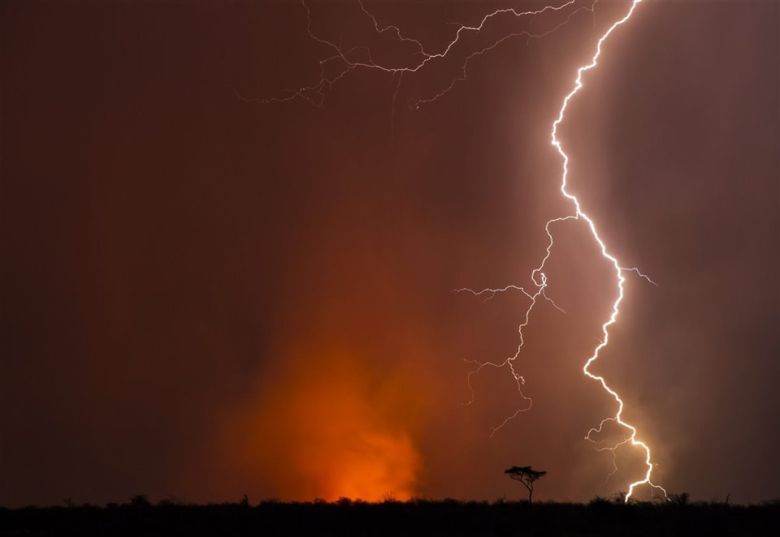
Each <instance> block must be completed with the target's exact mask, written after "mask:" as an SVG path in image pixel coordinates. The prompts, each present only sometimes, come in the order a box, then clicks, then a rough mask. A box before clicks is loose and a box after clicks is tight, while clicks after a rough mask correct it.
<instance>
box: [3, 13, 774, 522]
mask: <svg viewBox="0 0 780 537" xmlns="http://www.w3.org/2000/svg"><path fill="white" fill-rule="evenodd" d="M587 4H588V5H589V4H590V1H588V2H587ZM540 5H542V4H541V3H539V2H527V1H516V2H493V3H484V2H477V1H469V2H444V1H433V2H424V3H423V2H419V3H415V2H400V3H397V2H379V3H377V2H367V3H366V6H367V7H369V8H371V10H372V12H373V13H374V14H375V15H376V16H377V18H378V20H379V21H380V22H382V23H383V24H396V25H398V26H399V27H401V28H402V29H403V30H404V31H405V32H406V33H408V34H409V35H412V36H414V37H416V38H418V39H420V40H421V41H423V42H424V43H425V44H426V46H427V47H429V48H430V49H431V50H439V49H441V48H442V47H444V46H445V45H446V43H448V42H449V41H450V40H451V39H452V38H453V34H454V31H455V28H456V27H455V26H454V25H453V22H456V23H460V24H475V23H477V22H478V21H479V19H480V18H481V16H482V15H483V14H484V13H486V12H488V11H490V10H492V9H496V8H498V7H507V6H521V7H529V8H530V7H539V6H540ZM583 5H584V3H583ZM627 7H628V3H627V2H626V1H623V0H621V1H614V2H613V1H602V2H599V3H598V4H597V6H596V10H595V13H594V14H591V12H589V11H587V10H581V11H579V12H577V13H576V14H575V15H574V16H572V18H571V19H570V20H569V22H568V23H567V24H566V25H565V26H562V27H561V28H560V29H559V30H557V31H556V32H555V33H553V34H552V35H550V36H548V37H545V38H544V39H540V40H530V41H526V40H525V39H522V38H517V39H512V40H509V41H507V42H505V43H503V44H502V45H501V46H500V47H497V48H496V49H495V50H493V51H491V52H490V53H489V54H485V55H483V56H480V57H479V58H477V59H475V60H474V61H473V62H472V63H471V64H470V66H469V70H468V77H467V80H466V81H463V82H459V83H458V84H456V85H455V87H454V88H453V90H452V91H451V92H450V93H448V94H447V95H445V96H444V97H442V98H441V99H439V100H437V101H436V102H435V103H432V104H430V105H427V106H423V107H421V108H420V109H419V110H416V109H412V107H411V106H410V104H411V103H414V102H415V101H417V100H419V99H424V98H426V97H430V96H431V95H433V94H436V93H437V92H439V91H440V90H441V89H442V88H444V87H446V86H447V85H449V83H450V81H451V80H452V79H453V78H454V77H457V76H459V71H458V67H459V65H460V63H462V61H463V58H464V56H465V54H467V53H468V52H470V51H473V50H474V48H475V47H479V46H484V43H485V42H487V41H489V40H490V39H496V38H498V37H499V36H500V35H501V34H502V32H506V31H507V30H508V29H509V30H522V29H526V30H529V29H530V30H532V31H544V30H545V29H549V28H551V27H553V26H555V25H556V24H558V23H560V22H561V21H562V17H561V16H558V15H545V16H542V17H538V18H536V19H535V20H533V21H530V22H529V21H528V20H519V21H516V20H515V21H512V20H504V19H502V20H499V21H497V22H496V24H495V25H493V26H490V27H489V28H487V29H486V32H485V33H484V35H482V36H480V37H479V38H477V37H473V38H470V39H466V40H465V42H464V46H463V48H462V49H461V50H459V51H456V52H458V54H456V55H455V56H453V60H452V61H443V62H438V63H436V64H435V65H433V66H432V68H431V69H430V70H425V71H424V72H421V73H419V74H415V75H411V76H407V77H404V79H403V80H402V83H401V85H400V87H399V90H398V94H397V96H396V98H395V99H394V96H393V95H394V91H395V90H396V87H397V86H396V82H397V81H398V80H397V78H393V77H392V76H391V75H390V74H388V73H382V72H377V71H371V70H360V69H358V70H355V71H352V72H350V73H349V74H348V75H347V76H345V77H343V78H342V79H341V80H339V81H338V82H337V83H336V84H334V85H333V86H332V87H331V88H329V89H327V91H325V92H324V100H323V102H322V103H321V106H317V105H316V104H313V103H311V102H308V101H307V100H302V99H296V100H292V101H290V102H287V103H282V104H279V103H271V104H263V103H262V102H259V101H257V100H253V98H255V97H258V98H263V97H275V96H285V95H287V93H286V91H287V90H288V89H290V88H297V87H301V86H305V85H310V84H313V83H315V82H316V81H317V80H318V78H319V66H318V61H319V60H320V59H321V58H324V57H327V56H328V55H330V54H331V53H332V51H330V50H329V49H328V48H327V47H324V46H323V45H321V44H318V43H317V42H315V41H313V40H311V39H310V38H309V37H308V36H307V33H306V24H307V23H306V12H305V10H304V9H303V8H302V7H301V6H300V5H299V4H298V3H295V2H249V1H235V2H220V1H205V0H200V1H191V2H178V1H140V2H130V1H108V2H106V1H100V2H99V1H81V2H75V1H48V2H44V1H22V0H10V1H4V2H2V3H0V42H1V44H0V62H1V63H0V73H2V74H1V78H0V81H1V84H2V86H1V92H2V93H1V95H0V128H1V131H0V220H1V222H0V255H1V256H2V257H1V261H0V271H2V272H1V274H2V276H1V277H0V366H1V367H0V504H1V505H10V506H18V505H27V504H43V505H46V504H58V503H61V502H62V501H63V499H65V498H70V499H72V501H74V502H96V503H103V502H109V501H124V500H126V499H127V498H129V497H130V496H133V495H136V494H147V495H149V497H150V498H152V499H163V498H173V499H178V500H187V501H220V500H237V499H240V498H241V497H242V495H244V494H247V495H248V496H249V498H250V499H252V500H253V501H254V500H259V499H262V498H271V497H275V498H280V499H286V500H306V499H313V498H316V497H321V498H325V499H337V498H339V497H340V496H351V497H362V498H366V499H370V500H381V499H382V498H385V497H388V496H393V497H397V498H401V499H405V498H409V497H413V496H425V497H431V498H443V497H454V498H476V499H496V498H499V497H511V498H514V497H517V496H519V495H521V493H522V490H520V489H519V487H518V485H517V483H514V482H512V481H510V480H509V479H507V478H506V476H504V475H503V470H504V469H505V468H507V467H509V466H512V465H515V464H517V465H526V464H531V465H533V466H534V467H536V468H541V469H545V470H547V471H548V475H547V476H545V478H544V479H543V480H541V481H540V482H539V484H538V485H537V491H536V494H535V497H538V498H539V499H547V500H552V499H555V500H587V499H589V498H592V497H594V496H596V495H603V496H608V495H611V494H613V493H615V492H616V491H619V490H625V489H626V488H627V485H628V483H630V482H631V481H633V480H634V479H635V478H636V476H637V474H638V472H640V471H641V460H640V454H639V453H638V452H636V451H631V450H630V449H627V450H624V451H621V452H620V454H619V456H618V457H617V462H618V464H619V466H620V468H621V471H620V472H618V473H617V474H616V475H614V476H612V477H611V478H610V479H609V480H607V475H608V474H609V473H610V470H611V468H612V460H611V458H610V455H609V454H608V453H603V452H602V453H600V452H596V451H595V450H594V446H593V445H592V444H590V443H588V442H587V441H585V440H584V436H585V433H586V432H587V431H588V429H589V428H590V427H592V426H594V425H597V424H598V422H599V420H600V419H601V418H602V417H605V416H608V415H610V414H612V413H613V412H614V403H613V401H612V400H611V399H610V398H609V397H607V396H606V395H605V393H604V392H603V391H602V390H601V389H600V388H599V386H598V385H597V384H596V383H595V382H593V381H591V380H589V379H587V378H586V377H584V376H583V375H582V372H581V370H580V368H581V367H582V364H583V362H584V360H585V358H586V357H587V356H588V355H589V354H590V352H591V350H592V349H593V347H594V346H595V345H596V344H597V343H598V338H599V335H600V325H601V323H602V322H603V321H604V320H605V319H606V318H607V316H608V315H609V308H610V305H611V303H612V301H613V300H614V298H615V289H614V279H613V275H612V273H611V272H610V267H609V265H608V264H607V263H606V262H605V261H604V259H603V258H601V257H600V255H599V252H598V250H597V248H596V245H595V244H594V242H593V240H592V238H590V236H589V235H588V231H587V229H586V227H585V226H584V224H582V223H572V222H567V223H563V224H560V225H558V226H557V227H556V228H555V230H554V231H555V236H556V248H555V249H554V251H553V253H552V257H551V259H550V265H549V270H548V271H547V274H548V277H549V279H550V283H549V288H548V291H549V295H550V296H551V297H552V298H554V299H555V301H556V302H557V303H558V304H559V305H560V306H561V307H562V308H563V309H564V310H565V311H566V313H565V314H563V313H561V312H559V311H556V310H555V309H554V308H552V307H551V306H550V305H549V304H542V305H540V306H539V308H538V309H536V310H535V311H534V315H533V317H532V319H531V323H530V325H529V326H528V328H527V331H526V343H525V347H524V349H523V352H522V354H521V357H520V359H519V360H518V362H517V367H518V369H519V371H520V372H521V373H522V374H523V375H524V377H525V379H526V385H525V391H526V393H527V394H528V395H529V396H531V397H533V399H534V407H533V409H532V410H531V411H530V412H528V413H524V414H520V415H519V416H518V417H517V418H516V419H515V420H514V421H512V422H511V423H510V424H509V425H508V426H507V427H505V428H504V429H503V430H501V431H500V432H499V433H498V434H496V435H495V436H494V437H493V438H489V434H490V429H491V427H492V426H494V425H496V424H497V423H500V422H501V420H503V419H504V417H505V416H507V415H508V414H511V413H512V412H514V410H515V409H516V408H517V407H518V406H520V405H522V404H523V403H522V400H521V399H520V398H519V397H518V394H517V392H516V391H515V388H514V384H513V383H512V381H511V378H510V377H509V376H508V374H507V371H506V370H486V371H484V372H483V373H482V374H480V375H479V376H478V377H475V378H474V379H473V387H474V395H475V400H474V403H473V404H472V405H470V406H463V405H462V404H461V403H463V402H466V401H468V400H469V397H470V395H469V390H468V386H467V383H466V375H467V373H468V371H469V365H468V363H466V362H465V360H492V361H500V360H502V359H503V358H504V357H506V356H507V355H511V354H512V353H513V352H514V349H515V347H516V345H517V343H518V334H517V325H518V323H519V322H520V321H521V316H522V313H523V311H524V309H525V307H526V306H527V299H525V298H524V297H523V296H522V295H520V294H517V293H515V294H507V295H503V296H498V297H496V298H494V299H493V300H490V301H487V302H483V301H482V300H481V299H478V298H475V297H470V296H467V295H464V294H455V293H453V292H452V290H453V289H455V288H460V287H473V288H482V287H502V286H504V285H507V284H517V285H526V286H528V285H529V284H530V282H529V275H530V271H531V270H532V268H533V267H534V266H536V264H537V263H538V261H539V259H540V258H541V256H542V255H543V253H544V248H545V244H546V243H545V240H546V237H545V234H544V223H545V221H547V220H548V219H549V218H552V217H555V216H563V215H565V214H569V213H570V211H571V209H570V206H569V205H568V204H567V203H565V201H564V200H563V199H562V198H561V196H560V193H559V191H558V187H559V181H560V159H559V158H558V156H557V154H556V153H555V150H554V148H553V147H551V146H550V124H551V122H552V121H553V119H554V118H555V116H556V115H557V112H558V108H559V107H560V102H561V99H562V97H563V96H564V95H565V94H566V93H567V92H568V91H569V89H570V88H571V84H572V82H573V78H574V73H575V70H576V68H577V66H579V65H582V64H583V63H586V62H587V61H588V59H589V58H590V56H591V55H592V51H593V47H594V44H595V40H596V39H597V37H598V35H600V33H601V32H603V31H604V30H605V29H606V28H607V27H608V26H609V25H610V24H611V23H612V21H614V20H615V19H616V18H618V17H620V16H621V15H622V14H623V13H625V11H626V9H627ZM311 13H312V26H313V28H314V29H315V30H316V31H317V33H319V34H321V35H325V36H327V37H328V38H329V39H332V40H333V41H336V42H339V43H340V44H341V45H342V46H343V47H345V48H350V47H356V46H368V47H370V48H371V50H372V52H373V53H374V57H375V59H376V60H377V61H384V62H390V63H393V62H394V63H399V64H400V63H403V62H407V63H408V62H410V61H413V59H414V55H413V53H414V50H413V47H412V48H411V49H410V48H409V47H404V46H399V44H398V43H394V42H393V40H392V38H391V36H388V35H386V36H384V38H382V37H381V36H380V37H378V36H377V35H376V33H375V31H374V29H373V26H372V24H371V22H370V21H369V20H368V19H367V18H366V17H365V16H364V15H363V14H362V13H361V11H360V9H359V7H358V5H357V3H354V2H347V1H344V2H325V3H322V2H312V3H311ZM779 35H780V2H777V1H774V0H748V1H744V2H726V1H706V0H703V1H693V0H691V1H654V0H649V1H647V2H643V3H642V4H641V5H640V6H639V8H637V11H636V13H635V15H634V17H633V18H632V19H631V20H630V22H629V23H628V24H627V25H626V26H624V27H622V28H621V29H620V30H619V31H618V32H617V33H616V34H615V35H614V38H613V39H611V40H610V41H609V42H608V44H607V46H606V48H605V51H604V55H603V57H602V59H601V61H600V65H599V67H598V68H597V70H595V71H593V72H592V73H591V74H590V75H588V77H587V78H586V80H585V88H584V89H583V91H582V92H581V93H580V94H578V96H577V98H576V101H575V102H574V103H573V104H572V106H571V108H570V112H569V114H568V116H567V121H566V122H565V124H564V125H563V126H562V129H561V133H560V135H561V138H562V139H563V141H564V144H565V145H566V148H567V151H568V153H569V155H570V157H571V190H572V191H574V192H575V193H576V194H577V195H578V196H579V197H580V200H581V201H582V203H583V205H584V207H585V208H586V210H587V211H588V212H589V213H590V214H591V216H592V217H593V218H594V219H595V221H596V222H597V223H598V224H599V226H600V229H601V231H602V235H603V238H604V239H605V241H606V242H607V243H608V244H609V245H610V247H611V249H612V250H613V251H614V252H615V253H616V254H617V255H618V256H619V257H620V259H621V261H622V262H623V263H624V265H626V266H637V267H641V269H642V270H643V271H644V272H645V273H647V274H648V275H650V276H651V277H652V278H653V280H654V281H656V282H657V283H658V287H654V286H652V285H650V284H648V283H646V282H644V281H642V280H641V279H639V278H636V277H629V278H628V281H627V285H626V293H627V296H626V300H625V302H624V305H623V312H622V317H621V318H620V321H619V322H618V324H617V325H615V326H614V328H613V330H612V333H611V343H610V346H609V347H608V349H607V350H606V351H605V352H604V354H603V358H602V360H601V361H600V362H599V363H598V366H596V368H595V369H596V371H598V372H599V373H601V374H603V375H605V376H606V377H607V378H608V379H609V381H610V382H611V383H612V384H613V385H614V386H615V387H616V388H617V389H618V390H619V391H620V392H621V394H622V395H623V397H624V399H625V401H626V405H627V406H626V417H627V418H628V419H629V420H630V421H632V422H633V423H635V424H636V425H637V426H638V427H639V430H640V437H641V438H642V439H644V440H646V441H647V442H648V443H649V444H650V445H651V446H652V448H653V456H654V460H655V461H656V462H657V463H658V467H657V469H656V481H657V482H659V483H661V484H663V485H664V486H665V487H666V488H667V489H668V490H670V491H672V492H682V491H688V492H690V493H691V495H692V496H693V497H694V498H697V499H702V500H710V499H717V500H723V499H724V498H725V497H726V496H727V495H728V494H730V495H731V496H730V497H731V501H732V502H755V501H761V500H766V499H771V498H777V497H778V496H780V464H778V460H777V456H778V455H777V447H778V445H779V444H780V432H779V431H780V429H778V423H780V390H778V384H777V383H778V381H779V380H780V336H779V335H778V313H777V311H778V307H779V306H780V284H778V281H777V277H778V274H779V273H780V237H779V235H778V231H779V230H780V163H779V157H778V155H780V135H779V134H778V126H779V125H780V37H779ZM480 39H482V40H480ZM481 44H482V45H481ZM332 67H334V68H336V67H338V64H337V63H336V64H334V65H333V66H332ZM643 492H644V496H647V491H643Z"/></svg>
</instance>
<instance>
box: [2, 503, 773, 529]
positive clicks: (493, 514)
mask: <svg viewBox="0 0 780 537" xmlns="http://www.w3.org/2000/svg"><path fill="white" fill-rule="evenodd" d="M63 534H68V535H220V536H222V535H240V534H252V535H291V536H298V535H300V536H306V537H309V536H318V535H323V536H325V535H327V536H359V535H360V536H363V535H365V536H369V535H371V536H373V535H378V536H385V535H388V536H389V535H393V536H417V535H421V536H422V535H424V536H426V537H429V536H463V535H480V536H499V535H501V536H504V535H506V536H509V535H566V536H586V535H588V536H591V535H592V536H609V535H619V536H643V535H648V536H651V535H652V536H653V537H660V536H666V535H702V536H704V535H706V536H712V535H733V536H752V535H762V536H776V535H780V503H778V502H772V503H767V504H762V505H751V506H739V505H727V504H703V503H696V504H687V503H672V502H670V503H665V504H659V503H654V504H650V503H641V504H640V503H637V504H631V505H623V504H620V503H616V502H611V501H606V500H596V501H593V502H590V503H589V504H562V503H539V504H534V505H533V506H529V505H528V504H526V503H519V502H499V503H493V504H490V503H479V502H469V503H463V502H456V501H447V500H445V501H436V502H434V501H415V502H408V503H402V502H393V501H388V502H385V503H379V504H367V503H359V502H358V503H355V502H349V501H341V502H337V503H325V502H314V503H279V502H264V503H261V504H259V505H257V506H252V505H251V504H249V503H247V502H244V503H238V504H213V505H181V504H175V503H165V502H163V503H160V504H157V505H152V504H150V503H148V502H147V501H146V500H145V499H144V498H142V497H139V498H136V499H135V500H134V501H132V502H131V503H128V504H122V505H116V504H109V505H108V506H106V507H96V506H88V505H85V506H73V505H70V506H62V507H47V508H39V507H28V508H22V509H2V508H0V535H3V536H5V535H63Z"/></svg>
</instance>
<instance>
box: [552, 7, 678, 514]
mask: <svg viewBox="0 0 780 537" xmlns="http://www.w3.org/2000/svg"><path fill="white" fill-rule="evenodd" d="M640 3H642V0H632V2H631V6H630V7H629V9H628V11H627V12H626V14H625V15H624V16H623V17H622V18H620V19H618V20H617V21H615V22H614V23H612V26H610V27H609V28H608V29H607V31H606V32H604V33H603V34H602V35H601V37H600V38H599V40H598V41H597V42H596V50H595V52H594V54H593V57H592V58H591V60H590V63H588V64H586V65H583V66H581V67H579V68H578V69H577V78H576V79H575V81H574V87H573V88H572V90H571V91H570V92H569V93H568V94H567V95H566V97H564V99H563V103H562V104H561V108H560V110H559V111H558V117H557V118H556V119H555V121H554V122H553V124H552V131H551V142H552V145H553V146H554V147H555V149H556V150H557V151H558V154H559V155H560V157H561V159H562V161H563V173H562V175H561V194H563V196H564V197H565V198H566V199H568V200H569V201H571V202H572V203H573V204H574V208H575V210H576V215H575V216H576V218H577V219H578V220H583V221H584V222H585V223H586V224H587V226H588V229H589V230H590V232H591V235H592V236H593V240H595V241H596V244H598V247H599V249H600V250H601V255H602V256H603V257H604V258H605V259H606V260H607V261H609V263H610V264H611V265H612V267H613V268H614V270H615V279H616V283H617V289H618V296H617V298H616V299H615V302H613V304H612V313H611V315H610V316H609V319H607V321H606V322H605V323H604V324H603V325H601V333H602V339H601V342H600V343H599V344H598V345H597V346H596V348H595V349H593V353H592V354H591V355H590V356H589V357H588V359H587V361H586V362H585V365H584V366H583V367H582V372H583V373H584V374H585V375H586V376H587V377H588V378H590V379H593V380H595V381H596V382H598V383H599V384H601V387H602V388H603V389H604V390H605V391H606V392H607V393H609V395H610V396H612V398H613V399H614V400H615V402H616V403H617V412H616V413H615V415H614V416H613V417H609V418H604V419H603V420H602V421H601V423H600V424H599V427H598V428H597V429H591V430H590V431H588V434H587V435H586V439H588V440H591V434H592V433H593V432H595V431H601V429H602V428H603V426H604V425H605V424H606V423H608V422H615V423H617V424H618V425H620V426H621V427H623V428H624V429H626V430H627V431H628V432H629V437H628V438H627V439H626V440H623V441H622V442H619V443H618V444H615V445H614V446H612V448H610V449H611V451H612V452H613V454H614V451H615V450H616V449H618V448H619V447H621V446H622V445H626V444H629V443H630V444H631V446H633V447H635V448H638V449H639V450H641V451H642V452H644V458H645V473H644V476H643V477H642V479H639V480H637V481H634V482H632V483H631V484H630V485H629V487H628V493H627V494H626V499H625V501H626V502H628V501H629V500H630V499H631V496H632V495H633V494H634V490H635V489H636V488H637V487H640V486H642V485H649V486H650V487H652V488H654V489H658V490H660V491H661V492H663V494H664V496H666V490H665V489H664V488H663V487H661V486H660V485H656V484H655V483H653V482H652V481H651V478H652V474H653V467H654V465H653V462H652V453H651V451H650V446H649V445H648V444H647V443H646V442H644V441H642V440H640V439H639V437H638V434H639V433H638V431H637V428H636V426H634V425H632V424H631V423H629V422H627V421H626V420H625V419H624V418H623V410H624V409H625V403H624V402H623V399H622V398H621V397H620V394H618V392H617V391H615V390H614V389H613V388H612V387H610V385H609V384H607V381H606V379H604V377H603V376H601V375H597V374H595V373H593V372H592V371H591V366H592V365H593V364H595V363H596V361H597V360H598V359H599V354H600V353H601V351H602V350H603V349H604V348H605V347H606V346H607V345H608V344H609V328H610V326H612V325H613V324H615V323H616V322H617V320H618V316H619V315H620V305H621V303H622V302H623V299H624V297H625V282H626V277H625V273H626V272H628V271H631V272H635V273H636V274H638V275H639V276H640V277H642V278H645V279H647V280H648V281H650V282H651V283H652V280H650V279H649V278H648V277H647V276H645V275H644V274H642V273H641V272H640V271H639V270H638V269H637V268H633V267H632V268H624V267H622V266H621V265H620V262H619V261H618V259H617V257H615V256H614V255H613V254H611V253H610V251H609V250H608V249H607V245H606V244H605V243H604V240H603V239H602V238H601V236H600V235H599V232H598V229H597V228H596V223H595V222H594V221H593V219H592V218H591V217H590V216H588V215H587V213H585V212H584V211H583V210H582V206H581V205H580V201H579V199H577V196H575V195H574V194H572V193H571V192H569V190H568V178H569V155H567V154H566V151H565V150H564V148H563V144H562V143H561V141H560V139H559V138H558V128H559V127H560V126H561V124H562V123H563V121H564V120H565V118H566V110H567V109H568V107H569V103H570V102H571V100H572V99H573V98H574V97H575V96H576V95H577V93H578V92H579V91H580V90H581V89H582V87H583V81H582V79H583V76H584V75H585V73H587V72H588V71H591V70H593V69H595V68H596V66H597V65H598V63H599V58H600V57H601V52H602V49H603V47H604V43H605V42H606V41H607V40H608V39H609V37H610V36H611V35H612V33H613V32H614V31H615V30H617V29H618V28H619V27H620V26H622V25H624V24H625V23H626V22H628V20H629V19H630V18H631V16H632V15H633V14H634V11H635V10H636V8H637V6H638V5H639V4H640ZM548 234H549V233H548ZM548 252H549V249H548ZM548 257H549V254H548Z"/></svg>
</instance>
